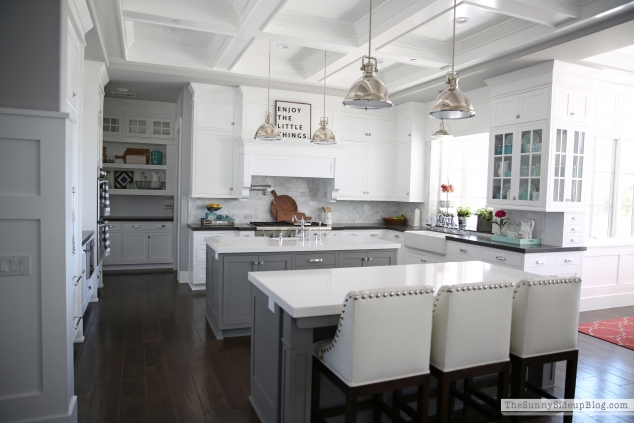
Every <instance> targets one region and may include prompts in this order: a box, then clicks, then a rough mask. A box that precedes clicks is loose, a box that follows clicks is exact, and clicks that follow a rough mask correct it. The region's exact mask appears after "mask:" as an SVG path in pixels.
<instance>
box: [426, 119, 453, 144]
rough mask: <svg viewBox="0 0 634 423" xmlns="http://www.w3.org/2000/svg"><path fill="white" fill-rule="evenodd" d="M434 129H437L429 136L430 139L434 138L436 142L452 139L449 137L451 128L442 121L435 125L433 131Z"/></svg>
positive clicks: (451, 136)
mask: <svg viewBox="0 0 634 423" xmlns="http://www.w3.org/2000/svg"><path fill="white" fill-rule="evenodd" d="M436 127H438V130H437V131H435V132H434V133H433V134H432V135H431V137H432V138H435V139H437V140H446V139H448V138H453V135H451V128H450V127H449V125H447V124H446V123H445V121H444V119H441V120H440V123H439V124H438V125H436V126H435V127H434V129H436Z"/></svg>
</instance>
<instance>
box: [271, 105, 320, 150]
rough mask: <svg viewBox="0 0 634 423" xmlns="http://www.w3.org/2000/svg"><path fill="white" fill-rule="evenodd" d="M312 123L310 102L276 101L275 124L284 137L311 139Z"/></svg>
mask: <svg viewBox="0 0 634 423" xmlns="http://www.w3.org/2000/svg"><path fill="white" fill-rule="evenodd" d="M310 123H311V109H310V104H308V103H293V102H290V101H277V100H276V101H275V126H277V130H278V131H279V132H280V136H281V137H282V138H296V139H302V140H310V137H311V136H312V134H313V132H312V131H311V127H310Z"/></svg>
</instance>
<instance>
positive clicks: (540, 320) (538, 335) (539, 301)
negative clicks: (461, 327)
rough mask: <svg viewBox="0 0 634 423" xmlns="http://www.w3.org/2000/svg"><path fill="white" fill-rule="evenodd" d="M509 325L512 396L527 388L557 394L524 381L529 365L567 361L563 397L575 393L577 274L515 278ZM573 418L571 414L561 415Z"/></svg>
mask: <svg viewBox="0 0 634 423" xmlns="http://www.w3.org/2000/svg"><path fill="white" fill-rule="evenodd" d="M514 290H515V291H517V292H516V293H515V298H514V300H513V323H512V326H511V365H512V372H511V397H512V398H524V396H525V393H526V389H527V388H528V389H529V390H530V391H533V392H534V393H536V394H538V395H540V396H542V397H545V398H550V399H555V398H556V397H555V396H553V395H552V394H550V393H549V392H546V391H544V390H543V389H541V388H540V387H537V386H534V385H532V384H530V383H528V382H527V381H526V372H527V369H528V367H530V366H539V365H544V364H548V363H556V362H558V361H565V362H566V381H565V388H564V397H565V398H566V399H572V398H574V397H575V385H576V379H577V360H578V357H579V350H578V349H577V330H578V326H579V304H580V298H581V279H580V278H556V277H555V278H545V279H541V278H540V279H532V280H524V281H521V282H518V283H517V284H516V285H515V288H514ZM517 420H519V419H517ZM564 421H565V422H572V415H564Z"/></svg>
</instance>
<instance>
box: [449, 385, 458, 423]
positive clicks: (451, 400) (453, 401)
mask: <svg viewBox="0 0 634 423" xmlns="http://www.w3.org/2000/svg"><path fill="white" fill-rule="evenodd" d="M454 389H456V382H451V383H450V384H449V407H448V412H449V413H448V415H449V418H450V419H453V412H454V408H456V396H455V395H454V394H453V390H454Z"/></svg>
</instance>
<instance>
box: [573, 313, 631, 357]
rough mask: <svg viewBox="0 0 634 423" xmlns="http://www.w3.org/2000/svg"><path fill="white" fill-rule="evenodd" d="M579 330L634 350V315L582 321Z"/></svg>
mask: <svg viewBox="0 0 634 423" xmlns="http://www.w3.org/2000/svg"><path fill="white" fill-rule="evenodd" d="M579 332H581V333H585V334H586V335H590V336H593V337H595V338H599V339H603V340H604V341H608V342H611V343H613V344H616V345H620V346H622V347H625V348H629V349H630V350H634V317H623V318H621V319H612V320H601V321H600V322H591V323H583V324H581V325H579Z"/></svg>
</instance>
